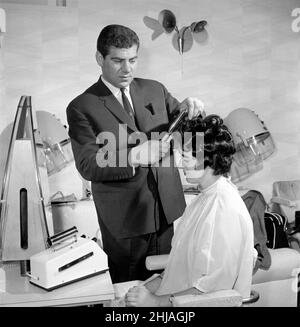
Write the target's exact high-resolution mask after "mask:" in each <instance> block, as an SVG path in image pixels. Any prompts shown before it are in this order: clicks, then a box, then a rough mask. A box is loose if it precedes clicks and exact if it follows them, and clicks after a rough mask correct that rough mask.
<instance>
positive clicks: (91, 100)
mask: <svg viewBox="0 0 300 327" xmlns="http://www.w3.org/2000/svg"><path fill="white" fill-rule="evenodd" d="M130 94H131V97H132V101H133V105H134V110H135V114H136V123H137V125H138V130H139V131H141V132H145V133H150V132H153V131H162V130H165V128H166V126H168V124H169V120H170V117H171V115H172V113H174V111H176V109H177V107H178V101H177V100H176V99H175V98H173V97H172V96H171V95H170V94H169V92H168V91H167V90H166V88H165V87H164V86H163V85H162V84H160V83H159V82H156V81H153V80H146V79H138V78H136V79H134V80H133V81H132V83H131V86H130ZM67 119H68V124H69V136H70V138H71V142H72V149H73V153H74V158H75V163H76V167H77V169H78V171H79V173H80V174H81V175H82V177H83V178H85V179H87V180H89V181H91V182H92V192H93V199H94V202H95V205H96V208H97V213H98V219H99V223H100V226H101V225H102V224H104V225H105V226H106V227H107V228H108V229H109V231H110V232H111V233H112V234H113V235H115V236H116V237H120V238H122V237H133V236H137V235H142V234H146V233H152V232H155V231H156V230H157V221H155V219H154V212H153V211H154V210H153V207H154V205H153V201H154V200H153V192H154V193H155V190H153V185H151V183H149V169H152V171H153V174H154V177H155V179H156V182H157V188H158V194H159V198H160V201H161V204H162V207H163V210H164V213H165V216H166V218H167V221H168V223H171V222H173V221H174V220H175V219H177V218H178V217H180V216H181V215H182V213H183V211H184V208H185V200H184V195H183V191H182V185H181V180H180V176H179V172H178V169H177V168H175V167H171V168H167V167H157V168H148V167H137V168H136V169H135V173H134V171H133V168H132V167H130V166H129V165H127V164H126V163H125V165H124V162H123V167H121V164H120V162H119V160H118V158H119V155H124V154H125V156H123V157H122V158H123V159H124V158H127V151H128V146H127V140H126V137H124V134H122V132H120V127H119V125H120V124H127V125H128V133H129V134H131V133H133V132H134V131H137V127H136V126H135V125H134V123H133V122H132V121H131V120H130V117H129V116H128V114H127V113H126V112H125V110H124V108H123V107H122V106H121V105H120V103H119V102H118V100H117V99H116V98H115V97H114V96H113V95H112V93H111V92H110V90H109V89H108V88H107V87H106V86H105V85H104V84H103V82H102V81H101V79H99V80H98V82H97V83H95V84H94V85H92V86H91V87H90V88H88V89H87V90H86V91H85V92H84V93H83V94H81V95H79V96H78V97H76V98H75V99H74V100H73V101H72V102H71V103H70V104H69V106H68V108H67ZM103 132H111V133H113V134H114V135H115V136H116V152H114V153H113V152H110V154H115V157H116V159H117V160H116V163H117V165H118V167H102V168H101V167H99V162H100V161H101V156H100V155H99V154H101V152H99V151H102V150H104V149H105V148H106V145H104V146H103V145H102V146H101V145H99V143H101V141H102V140H101V137H99V133H103ZM131 146H132V145H131ZM129 147H130V145H129ZM102 154H103V153H102ZM102 158H103V156H102ZM99 160H100V161H99ZM173 160H174V159H173V157H172V155H171V163H172V162H173ZM97 161H98V163H97ZM124 166H125V167H124ZM156 193H157V192H156ZM83 219H84V217H83Z"/></svg>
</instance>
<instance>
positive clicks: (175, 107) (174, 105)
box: [161, 84, 180, 119]
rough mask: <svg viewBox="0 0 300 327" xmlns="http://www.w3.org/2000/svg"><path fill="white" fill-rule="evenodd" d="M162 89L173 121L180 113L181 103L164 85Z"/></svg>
mask: <svg viewBox="0 0 300 327" xmlns="http://www.w3.org/2000/svg"><path fill="white" fill-rule="evenodd" d="M161 85H162V84H161ZM162 88H163V92H164V97H165V103H166V108H167V112H168V116H169V118H170V119H172V116H173V115H174V114H176V113H177V112H178V111H179V105H180V102H179V101H178V100H177V99H176V98H174V97H173V96H172V95H171V93H170V92H169V91H168V90H167V89H166V87H165V86H164V85H162Z"/></svg>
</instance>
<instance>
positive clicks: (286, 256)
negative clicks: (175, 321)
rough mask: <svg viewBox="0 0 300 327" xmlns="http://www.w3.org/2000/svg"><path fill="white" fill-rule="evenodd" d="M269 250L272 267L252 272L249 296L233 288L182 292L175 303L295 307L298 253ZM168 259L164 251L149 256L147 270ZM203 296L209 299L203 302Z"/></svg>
mask: <svg viewBox="0 0 300 327" xmlns="http://www.w3.org/2000/svg"><path fill="white" fill-rule="evenodd" d="M269 250H270V255H271V260H272V261H271V262H272V264H271V267H270V268H269V269H268V270H261V269H259V270H258V271H257V272H256V273H255V274H254V275H253V278H252V291H251V295H250V298H248V299H241V297H240V298H238V296H239V295H238V294H236V293H235V291H234V292H230V291H224V294H223V295H224V296H223V297H222V293H220V292H214V293H211V295H205V296H204V297H203V295H192V296H191V295H184V296H178V297H175V301H174V304H175V306H241V305H242V306H257V307H296V306H297V295H298V275H299V273H300V254H299V252H298V251H296V250H294V249H291V248H281V249H269ZM167 260H168V255H167V254H166V255H157V256H149V257H147V258H146V267H147V269H148V270H150V271H157V270H161V269H164V267H165V266H166V263H167ZM231 291H233V290H231ZM226 295H227V296H228V298H227V299H226ZM205 299H206V300H208V302H206V303H205Z"/></svg>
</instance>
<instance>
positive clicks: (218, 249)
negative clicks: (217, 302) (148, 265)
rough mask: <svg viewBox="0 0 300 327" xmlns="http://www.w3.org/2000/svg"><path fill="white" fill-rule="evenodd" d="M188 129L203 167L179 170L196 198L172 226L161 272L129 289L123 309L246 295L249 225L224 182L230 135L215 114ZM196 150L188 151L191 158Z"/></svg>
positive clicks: (245, 212) (250, 255)
mask: <svg viewBox="0 0 300 327" xmlns="http://www.w3.org/2000/svg"><path fill="white" fill-rule="evenodd" d="M189 131H191V132H192V133H193V134H194V135H195V133H196V132H203V133H204V163H203V162H202V163H201V162H197V160H195V159H194V162H195V163H196V165H194V167H193V170H191V165H188V166H189V169H188V170H185V174H186V179H187V181H188V182H189V183H196V184H198V188H199V190H200V194H199V195H198V196H197V197H196V198H195V199H194V200H193V201H192V202H191V203H190V205H189V206H187V207H186V209H185V212H184V214H183V215H182V217H181V219H180V221H179V223H178V226H177V228H176V230H175V234H174V236H173V239H172V249H171V252H170V255H169V257H168V262H167V266H166V268H165V270H164V272H163V273H162V274H161V275H159V276H158V277H156V278H154V279H152V280H150V279H151V278H150V279H149V281H148V282H147V281H146V282H145V283H144V284H143V285H142V286H135V287H133V288H131V289H129V291H128V292H127V294H126V295H125V303H126V306H163V307H166V306H171V305H172V303H171V296H172V295H175V296H176V295H186V294H201V293H208V292H213V291H219V290H229V289H235V290H236V291H238V292H239V293H240V294H241V295H242V297H244V298H246V297H249V296H250V288H251V281H252V270H253V262H254V259H255V255H254V253H255V252H254V236H253V223H252V220H251V217H250V215H249V212H248V210H247V208H246V206H245V204H244V202H243V200H242V199H241V197H240V195H239V193H238V190H237V188H236V187H235V186H234V185H233V184H232V183H231V182H230V179H229V178H228V173H229V171H230V167H231V163H232V156H233V154H234V153H235V147H234V143H233V139H232V135H231V134H230V132H229V131H228V129H227V127H226V126H225V125H224V124H223V120H222V119H221V118H220V117H219V116H216V115H210V116H207V117H206V118H205V119H204V120H202V121H200V119H199V122H198V123H197V122H196V123H195V122H194V125H193V126H192V128H189ZM191 143H192V144H193V147H195V144H194V143H195V142H191ZM202 147H203V145H202ZM197 150H199V149H195V148H193V157H195V154H196V151H197ZM196 157H197V156H196Z"/></svg>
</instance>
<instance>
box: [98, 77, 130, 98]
mask: <svg viewBox="0 0 300 327" xmlns="http://www.w3.org/2000/svg"><path fill="white" fill-rule="evenodd" d="M101 81H102V82H103V83H104V84H105V85H106V86H107V87H108V88H109V90H110V92H111V93H112V94H113V95H114V96H115V97H117V96H118V95H119V94H120V92H121V91H120V89H119V88H117V87H115V86H114V85H112V84H111V83H109V82H107V80H106V79H105V78H104V77H103V75H101ZM125 93H128V94H129V85H128V86H126V87H125Z"/></svg>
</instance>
